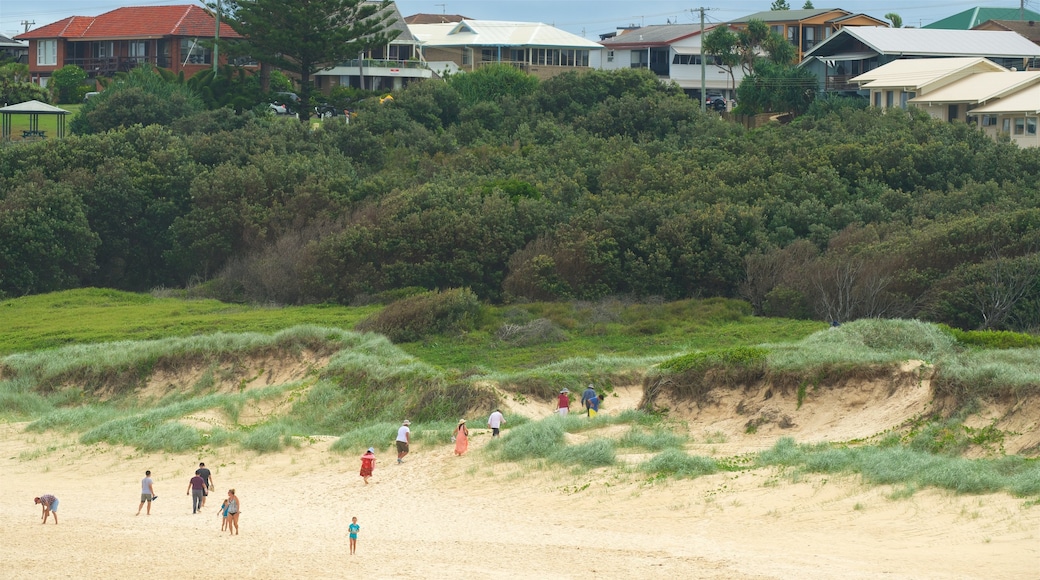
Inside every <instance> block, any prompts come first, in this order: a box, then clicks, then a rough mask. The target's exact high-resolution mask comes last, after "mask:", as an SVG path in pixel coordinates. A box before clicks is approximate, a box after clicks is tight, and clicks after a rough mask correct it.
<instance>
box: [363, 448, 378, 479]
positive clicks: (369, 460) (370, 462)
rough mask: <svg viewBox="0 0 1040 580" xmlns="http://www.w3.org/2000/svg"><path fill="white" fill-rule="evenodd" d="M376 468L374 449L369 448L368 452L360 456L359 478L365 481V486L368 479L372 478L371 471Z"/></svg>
mask: <svg viewBox="0 0 1040 580" xmlns="http://www.w3.org/2000/svg"><path fill="white" fill-rule="evenodd" d="M375 466H376V449H375V447H369V448H368V451H366V452H365V454H364V455H362V456H361V478H362V479H364V480H365V485H368V478H370V477H372V469H374V468H375Z"/></svg>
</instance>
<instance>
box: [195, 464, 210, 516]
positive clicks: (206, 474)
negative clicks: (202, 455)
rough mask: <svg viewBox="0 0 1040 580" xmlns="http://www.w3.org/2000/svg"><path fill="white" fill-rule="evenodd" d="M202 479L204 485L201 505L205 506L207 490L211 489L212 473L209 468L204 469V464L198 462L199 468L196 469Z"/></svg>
mask: <svg viewBox="0 0 1040 580" xmlns="http://www.w3.org/2000/svg"><path fill="white" fill-rule="evenodd" d="M195 473H197V474H198V475H199V477H201V478H202V481H205V482H206V487H205V488H204V489H203V490H202V507H206V498H207V497H208V496H209V492H210V490H211V489H213V474H212V473H210V471H209V469H206V464H205V463H202V462H199V470H198V471H196V472H195Z"/></svg>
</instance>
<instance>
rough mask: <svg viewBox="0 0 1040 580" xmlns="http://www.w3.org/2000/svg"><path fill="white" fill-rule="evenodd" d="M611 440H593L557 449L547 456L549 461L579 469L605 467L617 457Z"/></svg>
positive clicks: (611, 463) (612, 463)
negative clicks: (574, 466)
mask: <svg viewBox="0 0 1040 580" xmlns="http://www.w3.org/2000/svg"><path fill="white" fill-rule="evenodd" d="M614 446H615V445H614V441H613V440H611V439H594V440H592V441H588V442H586V443H581V444H578V445H567V446H565V447H561V448H557V449H556V450H555V451H553V452H552V453H551V454H549V460H550V461H554V462H556V463H561V464H565V465H576V466H581V467H588V468H593V467H606V466H608V465H614V463H615V461H617V456H616V453H615V451H614Z"/></svg>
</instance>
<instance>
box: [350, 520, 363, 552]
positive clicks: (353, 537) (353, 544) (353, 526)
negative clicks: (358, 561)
mask: <svg viewBox="0 0 1040 580" xmlns="http://www.w3.org/2000/svg"><path fill="white" fill-rule="evenodd" d="M360 529H361V526H359V525H358V523H357V518H350V527H348V528H347V530H348V531H349V532H350V554H351V555H353V554H354V551H355V550H357V533H358V530H360Z"/></svg>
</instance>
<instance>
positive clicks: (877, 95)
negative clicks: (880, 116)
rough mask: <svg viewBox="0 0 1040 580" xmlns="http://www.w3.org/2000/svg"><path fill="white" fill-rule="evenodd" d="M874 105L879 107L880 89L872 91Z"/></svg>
mask: <svg viewBox="0 0 1040 580" xmlns="http://www.w3.org/2000/svg"><path fill="white" fill-rule="evenodd" d="M874 106H875V107H877V108H879V109H880V108H881V91H877V92H875V93H874Z"/></svg>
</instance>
